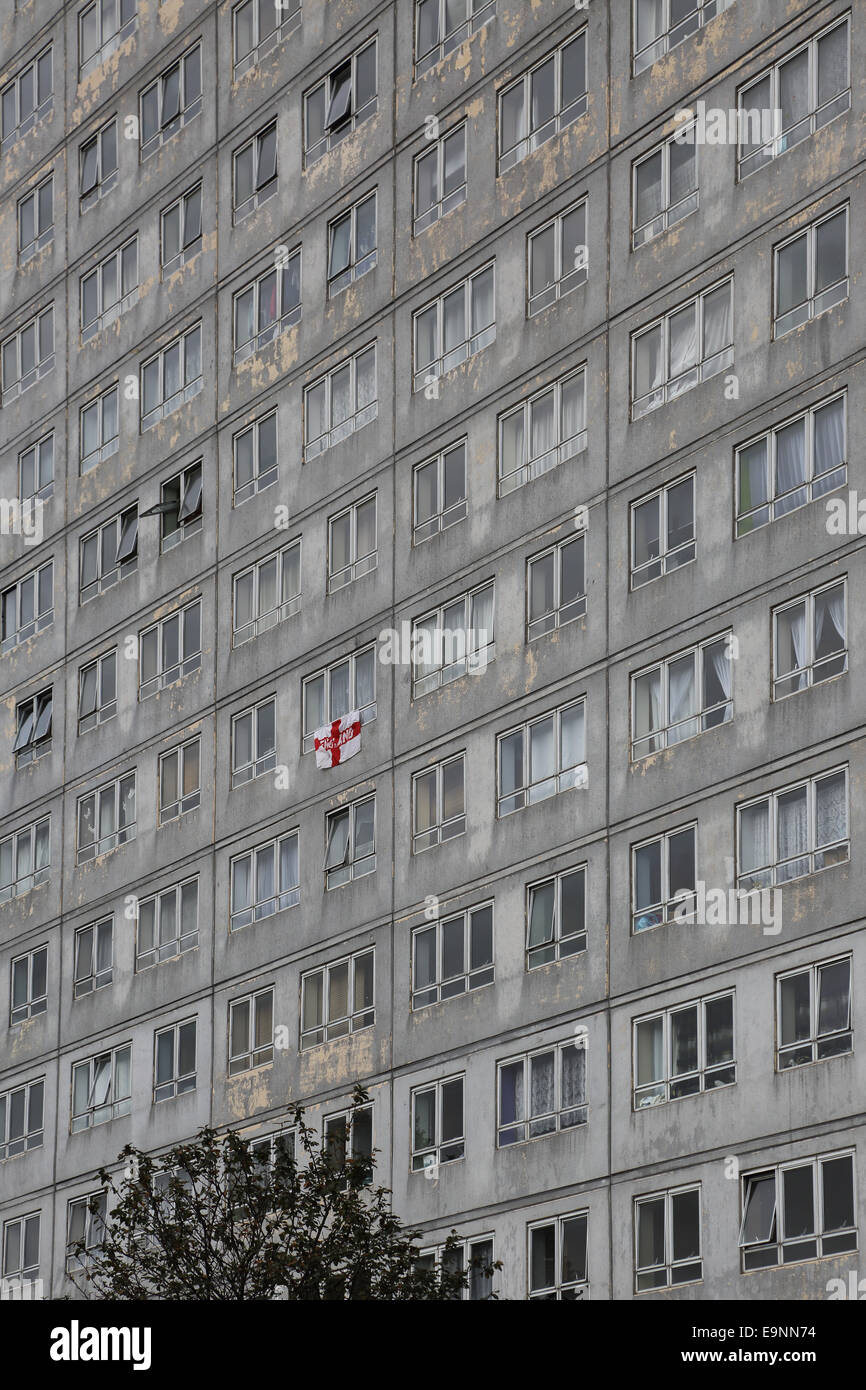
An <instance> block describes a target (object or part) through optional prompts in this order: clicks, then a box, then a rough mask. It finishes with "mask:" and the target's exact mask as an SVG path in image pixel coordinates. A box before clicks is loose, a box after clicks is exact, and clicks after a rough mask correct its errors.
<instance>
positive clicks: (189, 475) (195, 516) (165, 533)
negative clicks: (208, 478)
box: [142, 459, 202, 553]
mask: <svg viewBox="0 0 866 1390" xmlns="http://www.w3.org/2000/svg"><path fill="white" fill-rule="evenodd" d="M201 491H202V461H201V459H196V461H195V463H191V464H190V465H189V467H188V468H185V469H184V470H183V472H182V473H177V474H176V475H175V476H174V477H173V478H169V480H168V482H167V483H163V485H162V487H161V489H160V501H159V502H158V503H157V505H156V506H155V507H149V508H148V510H147V511H146V512H142V516H153V514H154V513H157V514H158V515H159V517H160V549H161V550H162V551H163V553H164V552H165V551H166V550H171V548H172V546H175V545H180V543H181V541H185V540H186V538H187V537H188V536H194V535H195V534H196V532H197V531H200V530H201V525H202V519H201Z"/></svg>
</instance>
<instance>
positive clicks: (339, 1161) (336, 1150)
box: [322, 1105, 373, 1186]
mask: <svg viewBox="0 0 866 1390" xmlns="http://www.w3.org/2000/svg"><path fill="white" fill-rule="evenodd" d="M322 1148H323V1150H324V1152H325V1153H326V1154H327V1155H328V1158H329V1160H330V1164H331V1167H332V1168H334V1169H335V1170H336V1171H337V1172H340V1171H341V1170H342V1169H343V1168H344V1167H345V1166H346V1163H347V1162H354V1163H363V1164H365V1165H366V1166H367V1167H368V1168H369V1167H370V1160H371V1159H372V1157H373V1107H372V1105H365V1106H363V1107H362V1108H359V1109H356V1110H354V1111H353V1112H351V1113H350V1112H349V1111H348V1110H347V1111H344V1113H343V1114H342V1115H328V1117H327V1119H326V1120H325V1122H324V1125H323V1127H322ZM372 1181H373V1173H372V1169H370V1171H369V1172H367V1174H366V1176H365V1178H364V1182H365V1183H370V1182H372ZM345 1185H346V1186H348V1180H347V1182H346V1184H345Z"/></svg>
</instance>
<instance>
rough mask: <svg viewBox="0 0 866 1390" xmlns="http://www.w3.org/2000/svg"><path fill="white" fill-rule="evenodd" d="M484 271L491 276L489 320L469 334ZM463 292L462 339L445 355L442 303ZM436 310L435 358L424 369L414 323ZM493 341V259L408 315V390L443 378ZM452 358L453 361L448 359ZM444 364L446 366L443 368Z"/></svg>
mask: <svg viewBox="0 0 866 1390" xmlns="http://www.w3.org/2000/svg"><path fill="white" fill-rule="evenodd" d="M488 272H489V273H490V274H491V275H492V277H493V279H492V286H493V290H492V297H491V298H492V307H493V319H492V321H491V322H490V323H488V324H486V325H485V326H484V327H483V328H479V329H478V330H477V331H476V332H473V319H474V308H475V306H474V294H473V292H474V285H475V281H476V280H480V279H481V277H482V276H484V275H487V274H488ZM460 290H462V291H463V334H464V336H463V338H462V339H461V341H460V342H459V343H457V344H456V345H455V346H454V347H452V348H449V349H448V351H447V352H444V351H443V348H444V345H445V336H444V330H445V301H446V299H451V297H452V296H453V295H454V294H455V293H457V292H458V291H460ZM431 309H435V310H436V330H435V337H436V348H437V353H436V356H435V357H434V358H433V359H432V361H430V362H428V363H426V364H425V365H424V366H422V367H419V365H418V323H419V321H420V319H421V318H422V316H423V315H424V314H427V313H429V312H430V310H431ZM495 341H496V258H495V256H494V257H493V259H492V260H489V261H487V262H486V263H485V264H484V265H482V266H479V267H478V269H477V270H473V271H471V272H470V274H468V275H466V276H464V277H463V279H462V280H458V281H457V283H456V284H453V285H449V287H448V289H447V290H443V292H442V293H441V294H438V295H436V296H435V297H434V298H433V299H429V300H427V301H426V302H425V303H424V304H422V305H421V307H420V309H415V310H414V311H413V313H412V390H413V392H416V393H417V392H418V391H423V390H424V388H425V386H428V385H430V383H431V382H434V381H439V380H441V378H442V377H444V376H447V375H448V373H449V372H452V371H454V370H455V368H457V367H459V366H461V365H462V364H463V363H464V362H468V361H469V360H470V358H472V357H476V356H477V355H478V353H479V352H483V351H484V349H485V348H487V347H490V345H491V344H492V343H494V342H495ZM452 359H453V360H452ZM446 362H447V363H448V365H447V366H446Z"/></svg>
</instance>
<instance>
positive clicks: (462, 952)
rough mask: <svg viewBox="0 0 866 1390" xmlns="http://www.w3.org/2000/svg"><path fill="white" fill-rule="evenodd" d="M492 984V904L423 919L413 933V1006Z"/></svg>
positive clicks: (433, 1002)
mask: <svg viewBox="0 0 866 1390" xmlns="http://www.w3.org/2000/svg"><path fill="white" fill-rule="evenodd" d="M492 984H493V903H492V902H490V903H481V904H480V905H479V906H478V907H470V908H467V909H466V911H465V912H452V913H449V915H448V916H447V917H442V918H438V917H437V918H436V920H435V921H433V922H428V921H426V920H425V921H424V922H423V923H422V925H421V926H419V927H416V928H415V930H414V931H413V932H412V1008H413V1009H423V1008H426V1006H427V1005H428V1004H438V1003H439V1002H440V1001H442V1000H445V999H454V998H456V997H457V996H458V995H460V994H465V993H466V992H467V991H468V990H473V989H481V988H482V987H483V986H484V985H492Z"/></svg>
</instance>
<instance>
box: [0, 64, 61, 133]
mask: <svg viewBox="0 0 866 1390" xmlns="http://www.w3.org/2000/svg"><path fill="white" fill-rule="evenodd" d="M45 58H48V60H49V67H50V82H51V90H50V91H49V92H47V93H46V94H45V95H44V96H42V97H41V98H40V96H39V91H40V64H41V63H42V62H43V60H44V59H45ZM28 73H32V74H33V78H32V80H33V103H34V104H33V108H32V110H31V111H28V113H27V115H26V116H24V117H23V119H22V116H21V84H22V80H23V79H24V78H25V77H26V76H27V74H28ZM9 92H13V93H14V99H15V125H14V126H13V127H12V129H11V130H10V131H9V133H8V135H7V134H5V133H4V130H3V129H2V128H0V153H2V154H6V152H7V151H8V150H10V149H11V148H12V146H13V145H14V144H16V143H17V141H18V140H20V139H21V138H22V137H23V136H25V135H26V134H27V133H28V132H29V131H30V130H32V129H33V127H34V126H35V125H36V124H37V122H38V121H40V120H42V118H43V117H44V116H46V115H47V114H48V113H49V111H52V110H53V108H54V44H53V43H48V44H46V46H45V47H44V48H43V49H41V50H40V52H38V53H36V54H34V56H33V57H32V58H31V59H30V61H29V62H27V63H25V64H24V65H23V67H20V68H19V69H18V71H17V72H16V73H15V75H14V77H12V79H11V80H10V81H9V82H7V83H6V85H5V86H4V87H3V89H2V91H0V100H2V101H3V105H4V107H5V98H6V96H7V95H8V93H9ZM5 124H6V122H5V120H3V122H2V127H5Z"/></svg>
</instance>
